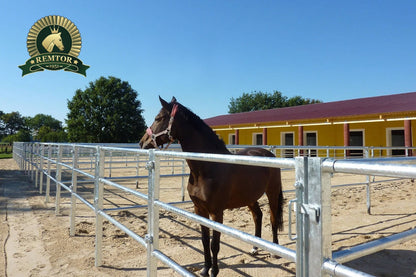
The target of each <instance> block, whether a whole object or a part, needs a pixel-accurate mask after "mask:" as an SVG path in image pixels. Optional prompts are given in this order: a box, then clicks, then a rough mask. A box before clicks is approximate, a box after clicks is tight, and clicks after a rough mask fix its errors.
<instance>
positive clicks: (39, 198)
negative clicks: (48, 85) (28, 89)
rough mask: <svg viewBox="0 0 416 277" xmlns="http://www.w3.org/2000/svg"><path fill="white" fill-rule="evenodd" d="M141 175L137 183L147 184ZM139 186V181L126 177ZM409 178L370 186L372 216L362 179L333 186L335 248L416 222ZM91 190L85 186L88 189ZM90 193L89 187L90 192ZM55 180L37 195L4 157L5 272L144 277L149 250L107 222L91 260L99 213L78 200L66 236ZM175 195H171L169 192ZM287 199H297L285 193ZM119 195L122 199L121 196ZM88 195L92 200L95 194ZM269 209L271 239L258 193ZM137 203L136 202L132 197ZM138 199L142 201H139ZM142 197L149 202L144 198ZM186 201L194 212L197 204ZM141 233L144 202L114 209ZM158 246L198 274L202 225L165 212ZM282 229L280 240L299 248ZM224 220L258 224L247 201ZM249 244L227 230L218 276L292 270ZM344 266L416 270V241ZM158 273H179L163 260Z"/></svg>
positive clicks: (0, 182) (1, 232)
mask: <svg viewBox="0 0 416 277" xmlns="http://www.w3.org/2000/svg"><path fill="white" fill-rule="evenodd" d="M357 178H358V177H356V176H348V175H336V176H335V177H334V179H333V184H336V183H342V182H348V183H351V182H360V181H363V179H362V178H363V177H362V176H360V178H361V179H357ZM144 182H145V180H143V181H141V183H140V185H139V188H140V189H141V188H142V187H143V184H144ZM178 182H180V180H176V181H175V180H173V181H166V182H165V181H164V183H162V185H161V186H162V192H161V199H162V200H163V198H166V200H169V201H178V200H180V188H178V187H172V186H171V184H172V183H174V184H177V183H178ZM283 182H284V186H285V189H292V188H293V183H294V182H293V172H285V173H284V174H283ZM129 185H131V187H132V188H134V184H129ZM415 186H416V185H415V183H414V182H412V181H411V180H401V181H389V182H384V183H379V184H373V185H372V186H371V194H372V215H368V214H367V213H366V206H365V189H364V187H363V186H356V187H343V188H337V189H334V190H333V193H332V209H333V212H332V233H333V237H332V241H333V243H332V244H333V251H336V250H340V249H346V248H348V247H350V246H353V245H357V244H360V243H362V242H366V241H371V240H373V239H377V238H381V237H385V236H389V235H392V234H394V233H396V232H400V231H405V230H409V229H412V228H415V227H416V211H415V203H416V189H415ZM86 192H88V189H87V190H86ZM85 195H86V197H87V198H88V194H87V193H85ZM54 196H55V186H54V184H53V185H52V186H51V198H50V202H49V203H45V195H44V194H42V195H41V194H39V191H38V189H37V188H35V187H34V185H33V182H31V181H30V180H29V178H28V176H25V175H24V174H23V173H22V171H20V170H19V168H18V167H17V165H16V163H15V162H14V161H13V160H11V159H6V160H0V200H1V201H0V217H1V218H0V250H1V254H0V276H8V277H12V276H146V250H145V248H144V247H143V246H141V245H140V244H139V243H137V242H136V241H134V240H133V239H131V238H129V237H128V236H127V235H125V234H124V233H123V232H122V231H120V230H118V229H117V228H116V227H114V226H113V225H112V224H110V223H109V222H108V221H105V222H104V240H103V245H104V247H103V248H104V249H103V266H101V267H95V266H94V235H95V226H94V214H93V212H92V211H91V210H89V209H88V208H87V207H86V206H85V205H83V204H81V203H80V202H78V205H77V215H76V232H75V236H74V237H71V236H69V213H70V206H69V204H70V198H69V194H68V193H67V192H64V193H63V194H62V197H63V198H62V202H61V203H62V204H61V211H60V213H59V214H58V215H55V203H54V201H55V197H54ZM121 196H122V197H121V198H120V197H119V196H117V197H116V196H115V195H114V194H113V192H112V191H108V192H107V193H106V202H105V207H112V206H114V204H115V203H117V204H116V205H118V206H123V205H131V204H132V203H133V202H132V201H131V200H130V198H129V197H128V196H127V195H124V194H122V195H121ZM171 197H174V199H171ZM285 198H286V200H290V199H292V198H294V195H293V193H286V194H285ZM116 199H118V200H116ZM90 200H91V199H90ZM260 202H261V206H262V210H263V213H264V219H263V237H264V238H266V239H268V240H270V239H271V230H270V229H271V228H270V224H269V218H268V206H267V202H266V199H263V198H262V199H261V201H260ZM134 203H136V202H134ZM138 204H140V202H138ZM141 204H144V203H141ZM181 208H184V209H186V210H188V211H192V210H193V208H192V204H183V205H181ZM110 214H111V215H112V216H113V217H114V218H116V219H117V220H119V221H120V222H122V223H123V224H125V225H127V226H129V227H131V228H132V229H133V230H134V231H135V232H136V233H137V234H139V235H140V236H144V235H145V234H146V223H147V222H146V221H147V213H146V211H145V210H144V209H135V210H130V211H118V212H112V213H110ZM160 218H161V220H160V228H161V232H160V249H161V251H162V252H164V253H166V254H168V255H169V256H170V257H171V258H172V259H174V260H175V261H176V262H178V263H179V264H181V265H183V266H184V267H186V268H187V269H188V270H189V271H191V272H195V274H196V273H197V272H198V271H199V270H200V269H201V268H202V265H203V255H202V251H201V249H202V246H201V242H200V233H199V226H198V225H197V224H195V223H192V222H190V221H188V220H186V219H183V218H180V217H178V216H177V215H174V214H170V213H167V212H161V215H160ZM284 218H285V221H286V225H285V231H284V232H283V233H282V234H280V235H279V240H280V243H281V244H282V245H284V246H286V247H289V248H292V249H294V248H295V244H294V242H292V241H290V240H289V238H288V235H287V230H288V226H287V208H285V215H284ZM224 223H225V224H226V225H229V226H232V227H234V228H237V229H240V230H243V231H245V232H248V233H253V231H254V224H253V222H252V219H251V215H250V213H249V212H248V209H247V208H241V209H235V210H232V211H227V212H226V213H225V222H224ZM250 249H251V246H250V245H247V244H245V243H241V242H238V241H237V240H235V239H233V238H230V237H227V236H222V241H221V250H220V254H219V259H220V263H219V266H220V274H219V276H294V275H295V264H293V263H291V262H289V261H287V260H285V259H276V258H273V257H271V256H270V255H269V253H266V252H265V251H261V252H260V254H259V255H258V256H255V257H253V256H251V255H249V254H248V251H249V250H250ZM346 265H347V266H350V267H352V268H356V269H358V270H362V271H364V272H367V273H370V274H373V275H376V276H416V241H415V240H412V241H408V242H405V243H402V244H400V245H396V246H394V247H392V248H389V249H386V250H383V251H380V252H378V253H376V254H372V255H370V256H367V257H363V258H360V259H357V260H355V261H352V262H349V263H346ZM158 276H177V274H176V273H174V272H173V271H172V270H171V269H169V268H167V267H166V266H165V265H163V264H160V265H159V271H158Z"/></svg>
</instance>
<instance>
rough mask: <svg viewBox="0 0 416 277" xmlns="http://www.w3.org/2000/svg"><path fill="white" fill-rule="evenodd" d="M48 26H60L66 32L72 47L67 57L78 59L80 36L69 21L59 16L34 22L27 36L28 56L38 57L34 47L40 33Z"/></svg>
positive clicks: (75, 27)
mask: <svg viewBox="0 0 416 277" xmlns="http://www.w3.org/2000/svg"><path fill="white" fill-rule="evenodd" d="M48 26H61V27H62V28H64V29H65V30H67V31H68V33H69V34H70V36H71V39H72V46H71V50H70V51H69V53H68V55H71V56H74V57H78V55H79V52H80V51H81V35H80V33H79V31H78V28H77V26H75V24H74V23H72V21H71V20H69V19H67V18H65V17H63V16H59V15H49V16H45V17H43V18H41V19H39V20H38V21H36V23H35V24H33V26H32V28H30V31H29V34H28V35H27V51H28V52H29V56H31V57H33V56H37V55H40V53H39V50H38V48H37V46H36V40H37V38H38V34H39V33H40V31H42V30H43V28H45V27H48Z"/></svg>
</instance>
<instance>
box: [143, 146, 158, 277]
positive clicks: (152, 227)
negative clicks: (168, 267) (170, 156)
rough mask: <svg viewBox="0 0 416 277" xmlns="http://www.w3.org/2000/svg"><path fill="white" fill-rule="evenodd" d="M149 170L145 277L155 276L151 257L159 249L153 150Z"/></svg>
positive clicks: (156, 185) (155, 158) (156, 179)
mask: <svg viewBox="0 0 416 277" xmlns="http://www.w3.org/2000/svg"><path fill="white" fill-rule="evenodd" d="M147 169H148V170H149V185H148V197H149V198H148V205H147V207H148V234H147V235H146V237H145V239H146V241H147V276H148V277H154V276H156V275H157V259H156V258H155V257H153V256H152V252H153V251H154V250H157V249H159V207H158V206H155V205H154V201H155V200H158V199H159V180H160V157H156V156H155V150H154V149H151V150H149V162H148V164H147Z"/></svg>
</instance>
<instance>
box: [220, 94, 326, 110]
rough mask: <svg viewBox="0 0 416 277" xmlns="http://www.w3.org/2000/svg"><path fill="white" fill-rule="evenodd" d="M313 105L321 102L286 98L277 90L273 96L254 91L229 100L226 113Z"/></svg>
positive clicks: (295, 97)
mask: <svg viewBox="0 0 416 277" xmlns="http://www.w3.org/2000/svg"><path fill="white" fill-rule="evenodd" d="M314 103H321V101H320V100H316V99H309V98H302V97H301V96H294V97H291V98H288V97H287V96H284V95H282V93H281V92H280V91H277V90H275V91H274V92H273V94H271V93H264V92H261V91H259V92H257V91H254V92H252V93H243V95H242V96H240V97H238V98H237V99H234V98H231V100H230V104H229V105H228V113H241V112H251V111H258V110H268V109H275V108H284V107H292V106H299V105H306V104H314Z"/></svg>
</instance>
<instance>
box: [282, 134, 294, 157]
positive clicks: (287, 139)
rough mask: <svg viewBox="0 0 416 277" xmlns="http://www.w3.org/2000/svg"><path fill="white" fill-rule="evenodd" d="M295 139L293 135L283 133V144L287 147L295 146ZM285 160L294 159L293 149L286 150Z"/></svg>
mask: <svg viewBox="0 0 416 277" xmlns="http://www.w3.org/2000/svg"><path fill="white" fill-rule="evenodd" d="M293 142H294V138H293V133H283V141H282V144H283V145H285V146H293ZM283 154H284V156H283V157H284V158H293V149H285V150H284V152H283Z"/></svg>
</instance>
